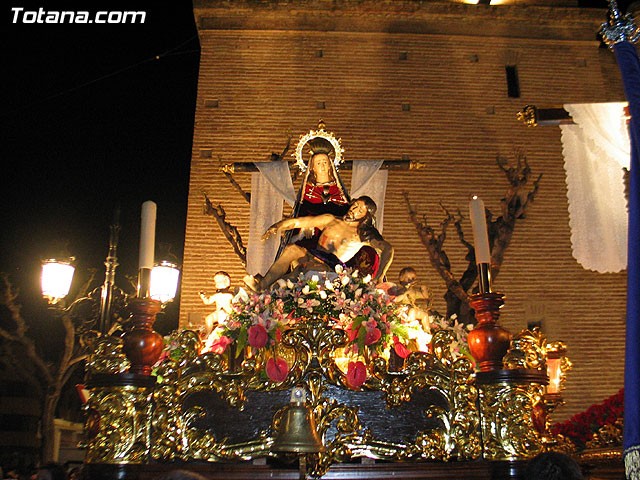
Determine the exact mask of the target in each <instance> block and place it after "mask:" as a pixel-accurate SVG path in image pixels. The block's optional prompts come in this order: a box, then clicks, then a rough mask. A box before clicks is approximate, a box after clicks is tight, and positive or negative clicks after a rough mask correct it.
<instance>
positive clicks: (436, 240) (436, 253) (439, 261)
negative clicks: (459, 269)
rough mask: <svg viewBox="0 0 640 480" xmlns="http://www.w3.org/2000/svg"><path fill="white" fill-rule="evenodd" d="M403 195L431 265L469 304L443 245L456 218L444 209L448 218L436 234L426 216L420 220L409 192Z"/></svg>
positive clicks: (450, 289) (460, 297) (455, 292)
mask: <svg viewBox="0 0 640 480" xmlns="http://www.w3.org/2000/svg"><path fill="white" fill-rule="evenodd" d="M402 195H403V196H404V199H405V202H406V204H407V208H408V210H409V220H410V221H411V223H413V225H414V226H415V227H416V231H417V232H418V237H419V238H420V241H421V242H422V244H423V245H424V246H425V247H426V249H427V252H428V253H429V260H430V262H431V265H433V267H434V268H435V269H436V271H437V272H438V274H439V275H440V277H442V279H443V280H444V281H445V284H446V286H447V290H449V291H451V292H453V294H454V295H455V296H456V297H458V298H459V299H460V300H461V301H463V302H465V303H469V295H468V294H467V292H466V291H465V290H464V288H462V285H460V282H459V281H458V280H457V279H456V278H455V276H454V275H453V273H452V271H451V262H450V261H449V257H448V256H447V254H446V252H445V251H444V249H443V245H444V242H445V240H446V237H447V227H448V226H449V224H450V223H451V222H452V221H454V220H455V217H454V216H453V215H451V213H449V211H448V210H447V209H446V208H444V207H442V208H443V211H444V212H445V215H446V216H445V218H444V220H443V221H442V222H441V223H440V231H439V232H438V233H437V234H436V232H435V230H434V229H433V228H432V227H430V226H429V225H428V223H427V219H426V216H425V217H423V220H422V221H420V220H419V219H418V214H417V211H416V210H415V208H414V207H413V206H412V205H411V202H410V201H409V194H408V193H407V192H403V194H402Z"/></svg>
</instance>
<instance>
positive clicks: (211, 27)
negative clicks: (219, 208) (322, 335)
mask: <svg viewBox="0 0 640 480" xmlns="http://www.w3.org/2000/svg"><path fill="white" fill-rule="evenodd" d="M312 5H313V7H312ZM195 15H196V21H197V23H198V27H199V33H200V42H201V47H202V54H201V66H200V79H199V85H198V103H197V109H196V122H195V132H194V141H193V158H192V164H191V183H190V192H189V207H188V215H187V228H186V239H185V252H184V274H183V284H182V297H181V315H180V316H181V325H182V326H186V325H188V324H189V322H191V323H193V324H197V323H198V322H201V321H202V318H203V316H204V315H205V314H206V313H208V309H207V307H206V306H205V305H203V304H202V302H201V300H200V298H199V296H198V291H200V290H202V289H205V290H206V289H212V282H211V276H212V274H213V273H214V272H216V271H218V270H226V271H228V272H229V273H230V274H231V276H232V280H233V284H234V285H238V286H239V285H240V284H241V278H242V276H243V275H244V270H243V268H242V265H241V263H240V261H239V259H238V258H237V257H236V255H235V254H234V252H233V249H232V248H231V246H230V245H229V244H228V242H227V241H226V240H225V238H224V236H223V235H222V233H221V231H220V229H219V228H218V226H217V224H216V222H215V220H214V219H213V218H212V217H210V216H205V215H204V214H203V206H204V200H203V196H202V192H206V193H207V194H208V195H209V198H210V199H211V200H212V202H214V204H217V203H221V204H222V205H223V206H224V207H225V209H226V212H227V220H228V221H230V222H231V223H233V224H234V225H236V226H237V227H238V228H239V230H240V232H241V233H242V236H243V239H244V241H245V244H246V242H247V238H248V215H249V205H248V204H247V203H246V202H245V201H244V200H243V199H242V197H241V196H240V195H239V194H238V193H237V192H236V191H235V190H234V188H233V187H232V186H231V185H230V184H229V182H228V181H227V180H226V179H225V178H224V176H223V175H222V174H221V173H220V172H219V165H220V162H223V163H227V162H239V161H260V160H267V159H268V158H269V156H270V154H271V152H280V151H281V150H282V149H283V147H284V145H285V143H286V140H287V136H288V135H292V136H293V140H294V142H295V141H296V140H297V138H298V136H299V135H301V134H304V133H306V132H307V131H309V130H310V129H312V128H315V127H316V125H317V123H318V121H319V120H320V119H322V120H324V121H325V123H326V126H327V129H328V130H330V131H333V132H334V133H335V134H336V135H337V136H339V137H341V138H342V143H343V146H344V149H345V153H344V157H345V159H347V160H353V159H380V158H382V159H394V160H399V159H402V158H405V159H406V158H410V159H411V160H416V161H420V162H424V163H426V167H425V168H424V169H422V170H418V171H392V172H390V174H389V183H388V190H387V197H386V204H385V227H384V235H385V238H386V239H387V240H389V241H390V242H391V243H392V244H393V245H394V247H395V249H396V256H395V260H394V263H393V266H392V267H391V270H390V275H389V276H390V279H392V280H393V279H396V278H397V274H398V271H399V270H400V269H401V268H402V267H405V266H413V267H415V268H416V269H417V271H418V273H419V277H420V278H421V279H423V280H425V281H426V282H427V283H428V284H429V285H430V286H431V287H432V289H433V291H434V293H435V299H436V300H435V305H436V308H437V309H438V310H440V311H444V310H445V307H444V301H443V300H442V295H443V294H444V292H445V288H444V282H443V280H442V279H440V278H439V277H438V276H437V274H436V272H435V270H434V269H433V268H432V267H431V265H430V264H429V261H428V257H427V254H426V250H425V248H424V247H423V246H422V245H421V244H420V241H419V239H418V236H417V234H416V232H415V229H414V228H413V227H412V225H411V224H410V222H409V221H408V214H407V208H406V205H405V203H404V200H403V195H402V194H403V192H407V193H408V194H409V197H410V199H411V201H412V203H413V204H414V205H415V206H416V207H417V208H418V210H419V213H420V214H425V215H426V216H427V218H428V221H429V222H430V223H431V225H433V226H437V225H438V224H439V223H440V221H441V220H442V218H443V216H442V212H441V210H440V206H439V205H440V203H442V204H443V205H444V206H446V207H447V208H449V209H452V210H456V209H458V208H460V209H461V210H462V212H463V213H464V214H465V215H466V209H467V202H468V197H469V195H470V194H477V195H479V196H480V197H481V198H483V199H484V201H485V204H486V205H487V207H488V208H490V209H491V210H492V211H493V212H494V213H495V215H499V213H500V199H501V198H502V196H503V195H504V194H505V192H506V188H507V182H506V180H505V178H504V175H503V174H502V172H501V171H500V170H499V168H498V167H497V165H496V158H497V157H498V156H499V157H502V158H506V159H509V160H510V161H514V159H515V152H516V151H523V152H524V153H525V154H526V156H527V158H528V161H529V163H530V165H531V168H532V170H533V176H534V177H535V176H537V175H538V174H543V177H542V180H541V184H540V190H539V192H538V195H537V197H536V200H535V203H533V205H531V207H530V209H529V214H528V215H527V218H526V219H523V220H521V221H519V222H518V225H517V228H516V231H515V234H514V236H513V241H512V245H511V246H510V247H509V250H508V251H507V254H506V258H505V261H504V264H503V267H502V271H501V272H500V275H499V276H498V278H497V279H496V282H495V284H494V287H495V288H494V289H495V290H498V291H501V292H504V293H505V294H506V304H505V307H504V308H503V314H502V315H503V316H502V318H503V325H504V326H505V327H506V328H508V329H509V330H511V331H512V332H517V331H519V330H521V329H523V328H525V327H526V326H527V323H528V322H531V321H541V322H542V324H543V328H544V331H545V333H546V334H547V335H548V338H549V339H550V340H553V341H555V340H563V341H565V342H566V343H567V345H568V347H569V352H570V357H571V359H572V361H573V362H574V365H575V366H574V369H573V371H572V372H571V373H570V376H569V380H568V386H567V390H566V398H567V405H566V406H565V407H562V408H561V409H560V410H558V412H557V414H556V419H558V420H561V419H563V418H566V417H568V416H570V415H572V414H574V413H577V412H579V411H582V410H584V409H585V408H587V407H588V406H590V405H591V404H593V403H596V402H600V401H601V400H602V399H604V398H605V397H607V396H609V395H611V394H613V393H615V392H616V391H617V390H618V389H619V388H621V386H622V382H623V351H624V314H625V295H626V291H625V282H626V275H625V272H622V273H617V274H599V273H595V272H591V271H586V270H584V269H583V268H582V267H581V266H580V265H579V264H578V263H577V262H576V261H575V260H574V258H573V257H572V255H571V243H570V230H569V223H568V211H567V198H566V184H565V174H564V170H563V158H562V145H561V141H560V129H559V128H558V127H557V126H556V127H536V128H528V127H526V126H525V125H524V124H523V123H522V122H520V121H518V120H516V113H517V112H518V111H520V110H522V108H523V107H524V106H525V105H527V104H535V105H537V106H538V107H557V106H561V105H562V104H563V103H580V102H604V101H621V100H623V93H622V89H621V84H620V79H619V73H618V71H617V68H616V66H615V59H614V57H613V54H612V53H610V52H608V51H607V50H606V49H603V48H600V45H599V42H598V41H596V40H595V38H596V31H597V29H598V27H599V23H600V22H601V21H603V20H604V19H605V18H606V12H605V11H604V10H588V11H587V10H579V9H575V8H566V7H550V6H531V5H527V4H523V5H518V4H517V3H516V4H513V5H508V6H487V5H464V4H457V3H445V2H443V3H437V2H402V1H401V2H389V1H386V2H385V1H365V2H361V1H360V2H357V1H355V0H351V1H342V2H304V1H290V2H255V1H254V2H251V1H244V2H242V1H241V2H221V1H204V2H195ZM507 65H509V66H516V68H517V72H518V77H519V86H520V92H521V96H520V97H519V98H510V97H509V96H508V92H507V81H506V75H505V66H507ZM235 178H236V179H237V180H238V181H239V182H240V184H241V185H242V186H243V187H244V188H245V190H247V191H249V190H250V174H236V176H235ZM343 179H344V181H345V183H346V184H347V186H349V184H350V175H349V172H344V175H343ZM463 226H464V228H465V232H466V234H467V235H468V238H471V228H470V224H469V222H468V221H467V220H465V221H464V222H463ZM446 250H447V253H448V255H449V257H450V259H451V261H452V264H453V266H454V273H456V274H457V275H458V276H459V275H460V274H461V273H462V272H463V271H464V269H465V268H466V264H465V260H464V251H463V249H462V248H461V246H460V244H459V242H458V240H457V238H456V235H455V231H454V230H453V229H451V231H450V232H449V236H448V239H447V243H446Z"/></svg>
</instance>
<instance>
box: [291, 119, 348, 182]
mask: <svg viewBox="0 0 640 480" xmlns="http://www.w3.org/2000/svg"><path fill="white" fill-rule="evenodd" d="M314 138H324V139H325V140H327V141H328V142H329V143H331V145H332V146H333V150H334V152H335V158H334V159H333V164H334V165H335V166H336V168H337V167H338V165H340V164H341V163H342V161H343V160H342V152H344V148H342V144H341V143H340V139H339V138H336V136H335V135H334V134H333V133H331V132H327V131H326V130H325V129H324V122H323V121H322V120H321V121H320V123H318V129H317V130H310V131H309V133H307V134H306V135H301V136H300V140H299V141H298V146H297V147H296V151H295V153H294V154H293V155H295V157H296V165H298V168H300V171H302V172H304V171H306V170H307V164H306V163H305V162H304V160H303V159H302V150H303V148H304V146H305V145H306V144H307V143H309V142H310V141H311V140H313V139H314Z"/></svg>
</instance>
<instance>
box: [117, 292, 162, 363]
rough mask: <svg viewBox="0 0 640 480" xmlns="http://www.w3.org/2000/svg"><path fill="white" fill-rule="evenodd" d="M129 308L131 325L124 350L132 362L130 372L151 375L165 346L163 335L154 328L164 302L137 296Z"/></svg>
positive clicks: (125, 335)
mask: <svg viewBox="0 0 640 480" xmlns="http://www.w3.org/2000/svg"><path fill="white" fill-rule="evenodd" d="M129 308H130V310H131V320H130V325H131V326H130V329H129V331H128V332H127V333H125V334H124V336H123V346H122V350H123V351H124V353H125V355H126V356H127V358H128V359H129V361H130V362H131V367H130V368H129V373H135V374H139V375H149V374H151V368H152V367H153V365H154V364H155V363H156V362H157V361H158V359H159V358H160V355H161V354H162V350H163V348H164V341H163V339H162V336H161V335H160V334H159V333H158V332H156V331H154V330H153V324H154V322H155V321H156V314H157V313H158V312H159V311H160V310H161V309H162V304H161V303H160V301H158V300H152V299H151V298H135V299H133V300H131V301H130V302H129Z"/></svg>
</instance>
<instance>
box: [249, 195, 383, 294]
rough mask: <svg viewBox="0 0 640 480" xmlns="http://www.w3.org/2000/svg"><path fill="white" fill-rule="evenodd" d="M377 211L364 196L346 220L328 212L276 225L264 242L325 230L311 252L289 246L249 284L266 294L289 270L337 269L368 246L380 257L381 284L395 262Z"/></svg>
mask: <svg viewBox="0 0 640 480" xmlns="http://www.w3.org/2000/svg"><path fill="white" fill-rule="evenodd" d="M376 208H377V207H376V204H375V202H374V201H373V200H371V198H369V197H367V196H363V197H359V198H356V199H355V200H353V201H352V202H351V204H350V206H349V210H348V211H347V213H346V214H345V215H344V217H342V218H340V217H336V216H334V215H331V214H328V213H327V214H323V215H317V216H315V217H297V218H286V219H283V220H280V221H279V222H277V223H275V224H273V225H272V226H271V227H269V228H268V229H267V231H266V232H265V234H264V235H263V237H262V238H263V240H264V239H267V238H269V237H270V236H271V235H274V234H276V233H278V234H281V233H282V232H285V231H287V230H291V229H293V228H318V229H319V230H321V233H320V237H319V238H318V246H317V247H316V248H314V249H311V250H307V249H305V248H303V247H301V246H299V245H296V244H289V245H287V246H286V247H285V249H284V250H283V252H282V255H280V257H278V259H277V260H276V261H275V262H273V265H271V267H270V268H269V270H268V271H267V273H266V274H265V275H264V278H262V279H258V278H254V277H252V276H251V275H248V276H247V277H245V279H244V281H245V283H246V284H247V286H248V287H249V288H251V289H252V290H254V291H262V290H265V289H268V288H269V287H270V286H271V285H272V284H273V283H274V282H275V281H276V280H278V279H279V278H282V277H284V276H285V275H286V274H287V273H288V272H289V269H292V270H293V273H294V274H295V273H297V272H302V271H309V270H319V271H322V270H327V269H334V268H335V267H336V265H344V264H345V263H346V262H347V261H349V260H350V259H351V258H352V257H353V256H354V255H355V254H356V253H358V250H360V248H361V247H363V246H365V245H368V246H371V247H372V248H373V249H374V250H375V251H376V252H377V254H378V256H379V257H380V265H379V268H378V271H377V272H376V276H375V277H374V278H373V281H374V282H375V283H378V282H380V281H381V280H382V278H383V277H384V275H385V273H386V272H387V270H388V269H389V266H390V265H391V261H392V260H393V247H392V246H391V245H390V244H389V243H388V242H386V241H385V240H384V239H383V238H382V236H381V235H380V232H378V230H377V229H376V228H375V227H374V214H375V213H376Z"/></svg>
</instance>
